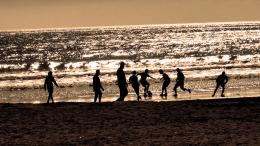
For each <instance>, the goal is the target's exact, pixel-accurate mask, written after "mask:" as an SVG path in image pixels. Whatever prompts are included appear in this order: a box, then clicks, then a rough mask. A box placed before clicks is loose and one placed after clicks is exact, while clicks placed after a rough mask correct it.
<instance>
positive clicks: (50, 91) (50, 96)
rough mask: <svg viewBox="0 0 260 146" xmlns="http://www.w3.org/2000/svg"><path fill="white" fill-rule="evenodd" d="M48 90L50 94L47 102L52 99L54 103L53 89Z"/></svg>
mask: <svg viewBox="0 0 260 146" xmlns="http://www.w3.org/2000/svg"><path fill="white" fill-rule="evenodd" d="M48 92H49V96H48V100H47V103H49V101H50V99H51V100H52V103H54V100H53V97H52V94H53V90H51V89H49V90H48Z"/></svg>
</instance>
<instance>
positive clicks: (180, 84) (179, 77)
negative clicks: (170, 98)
mask: <svg viewBox="0 0 260 146" xmlns="http://www.w3.org/2000/svg"><path fill="white" fill-rule="evenodd" d="M177 72H178V73H177V79H176V84H175V86H174V88H173V91H174V96H175V97H177V88H178V87H180V88H181V89H182V90H183V91H188V92H189V93H191V90H190V89H187V88H184V81H185V76H184V74H183V73H182V72H181V70H180V69H177Z"/></svg>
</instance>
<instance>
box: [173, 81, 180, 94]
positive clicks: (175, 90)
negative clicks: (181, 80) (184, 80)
mask: <svg viewBox="0 0 260 146" xmlns="http://www.w3.org/2000/svg"><path fill="white" fill-rule="evenodd" d="M178 87H179V84H178V83H176V84H175V86H174V88H173V91H174V96H177V88H178Z"/></svg>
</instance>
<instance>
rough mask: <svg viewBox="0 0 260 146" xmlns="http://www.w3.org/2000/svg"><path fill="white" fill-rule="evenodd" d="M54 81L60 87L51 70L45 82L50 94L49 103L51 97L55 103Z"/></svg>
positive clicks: (45, 87)
mask: <svg viewBox="0 0 260 146" xmlns="http://www.w3.org/2000/svg"><path fill="white" fill-rule="evenodd" d="M53 83H54V84H55V85H56V86H57V87H58V84H57V83H56V81H55V79H54V77H53V76H52V72H49V74H48V76H47V77H46V78H45V82H44V90H45V91H46V89H47V90H48V92H49V96H48V100H47V103H49V101H50V99H51V100H52V103H54V100H53V96H52V94H53Z"/></svg>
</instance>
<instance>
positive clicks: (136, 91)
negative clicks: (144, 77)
mask: <svg viewBox="0 0 260 146" xmlns="http://www.w3.org/2000/svg"><path fill="white" fill-rule="evenodd" d="M132 87H133V89H134V90H135V93H136V95H137V101H139V100H140V99H141V96H140V95H139V86H132Z"/></svg>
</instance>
